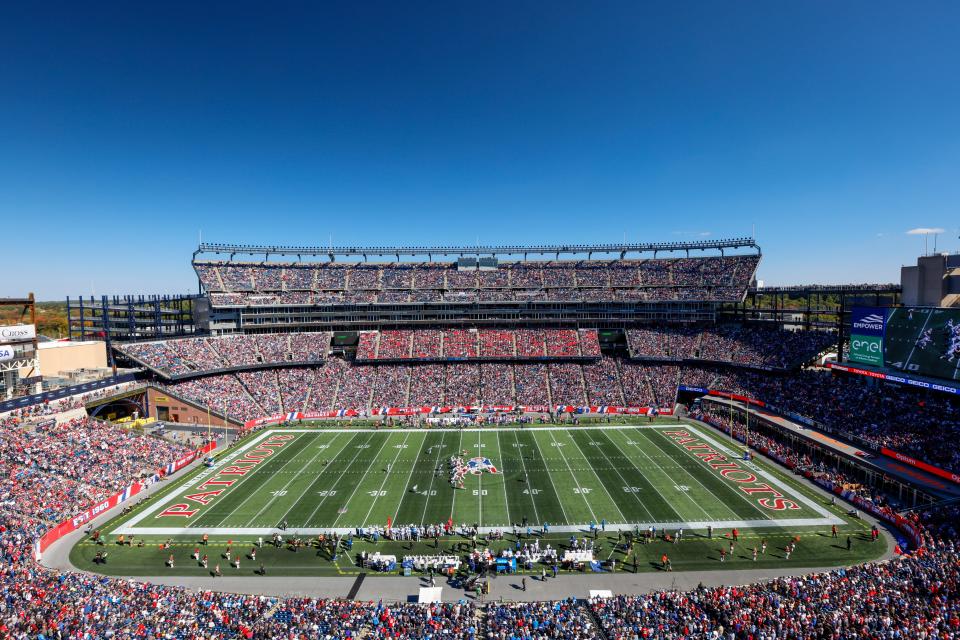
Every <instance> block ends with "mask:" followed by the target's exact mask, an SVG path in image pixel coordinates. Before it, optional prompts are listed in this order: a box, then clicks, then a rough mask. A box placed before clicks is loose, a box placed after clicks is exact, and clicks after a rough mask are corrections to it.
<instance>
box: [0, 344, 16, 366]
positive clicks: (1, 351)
mask: <svg viewBox="0 0 960 640" xmlns="http://www.w3.org/2000/svg"><path fill="white" fill-rule="evenodd" d="M13 358H14V354H13V345H12V344H0V362H7V361H9V360H13Z"/></svg>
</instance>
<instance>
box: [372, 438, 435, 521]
mask: <svg viewBox="0 0 960 640" xmlns="http://www.w3.org/2000/svg"><path fill="white" fill-rule="evenodd" d="M426 442H427V436H426V434H423V441H422V442H421V443H420V446H419V447H417V455H415V456H414V457H413V462H411V463H410V471H409V472H408V473H407V482H406V483H405V484H404V485H403V493H401V494H400V499H399V500H397V510H396V512H394V514H393V518H391V520H390V521H391V522H393V523H394V525H396V523H397V516H398V515H399V514H400V505H401V504H402V503H403V497H404V496H405V495H407V489H409V488H410V478H412V477H413V470H414V469H415V468H416V466H417V460H418V459H419V458H420V451H421V450H422V449H423V445H424V444H426ZM404 443H406V440H404ZM397 451H398V452H400V451H403V448H400V449H398V450H397ZM390 469H391V471H390V473H388V474H387V478H389V477H390V476H391V475H392V474H393V471H392V470H393V467H390ZM387 478H384V482H386V480H387ZM381 488H382V487H381ZM429 497H430V494H429V492H427V498H429ZM374 502H376V500H374ZM370 508H371V509H373V505H371V506H370ZM368 517H369V516H368Z"/></svg>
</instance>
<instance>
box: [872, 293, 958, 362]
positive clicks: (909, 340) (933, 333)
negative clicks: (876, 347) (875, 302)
mask: <svg viewBox="0 0 960 640" xmlns="http://www.w3.org/2000/svg"><path fill="white" fill-rule="evenodd" d="M949 323H952V325H954V326H955V325H960V312H958V311H957V310H956V309H913V310H912V312H911V310H910V309H908V308H897V309H893V310H891V312H890V317H889V318H888V319H887V324H886V329H885V332H884V340H883V351H884V362H885V363H886V364H887V365H888V366H891V367H894V368H896V369H900V370H902V371H909V372H911V373H917V374H920V375H927V376H934V377H937V378H948V379H952V380H960V357H954V358H953V359H952V360H951V355H952V354H951V353H950V345H951V343H952V341H953V338H952V334H953V330H952V329H951V324H949ZM925 334H926V337H924V336H925Z"/></svg>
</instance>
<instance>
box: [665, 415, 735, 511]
mask: <svg viewBox="0 0 960 640" xmlns="http://www.w3.org/2000/svg"><path fill="white" fill-rule="evenodd" d="M657 435H662V434H657ZM664 437H666V436H664ZM647 440H649V441H650V444H652V445H653V446H655V447H656V448H657V449H658V450H660V451H661V452H662V453H663V454H664V455H665V456H668V457H670V458H672V459H674V460H676V458H673V456H671V455H670V454H669V453H667V452H666V451H664V449H663V447H661V446H660V445H659V444H657V443H656V442H655V441H654V439H653V438H652V437H651V438H647ZM678 448H679V446H678ZM693 459H694V460H695V461H696V462H697V463H698V464H700V460H699V459H697V458H693ZM678 466H679V469H680V471H682V472H683V474H684V475H686V476H688V477H689V478H692V479H693V481H694V482H696V483H697V484H698V485H700V487H701V488H702V489H703V490H704V491H706V492H707V493H709V494H710V495H711V496H712V497H713V501H714V502H716V503H718V504H722V505H723V506H724V507H725V508H726V509H727V511H729V512H730V513H731V514H732V515H733V517H737V514H736V512H734V510H733V509H731V508H730V505H728V504H727V503H725V502H724V501H723V500H721V499H720V498H719V497H718V496H717V494H715V493H714V492H713V491H711V490H710V489H707V487H706V485H704V484H703V483H702V482H700V478H699V477H697V476H696V475H695V474H694V473H692V472H691V471H690V470H688V469H687V468H686V467H684V466H683V465H678ZM680 493H683V494H684V495H687V494H686V493H685V492H683V491H681V492H680ZM688 497H690V500H691V502H693V503H694V504H695V505H697V508H698V509H700V511H702V512H703V514H704V515H705V516H707V517H708V518H709V517H710V514H709V513H707V510H706V509H704V508H703V506H701V504H700V502H699V501H698V500H695V499H694V498H693V497H692V496H688Z"/></svg>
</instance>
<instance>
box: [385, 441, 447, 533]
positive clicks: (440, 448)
mask: <svg viewBox="0 0 960 640" xmlns="http://www.w3.org/2000/svg"><path fill="white" fill-rule="evenodd" d="M446 437H447V434H445V433H444V434H441V435H440V444H439V445H435V446H436V447H437V459H436V460H435V461H434V463H433V475H432V476H431V477H430V487H429V488H427V499H426V500H424V502H423V513H421V514H420V526H423V525H424V524H425V523H424V521H425V520H426V519H427V505H429V504H430V492H431V491H433V481H434V480H436V479H437V467H439V466H440V456H441V455H443V441H444V439H446ZM424 442H426V440H424ZM397 513H400V507H399V506H398V507H397ZM394 519H396V516H394Z"/></svg>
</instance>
